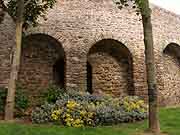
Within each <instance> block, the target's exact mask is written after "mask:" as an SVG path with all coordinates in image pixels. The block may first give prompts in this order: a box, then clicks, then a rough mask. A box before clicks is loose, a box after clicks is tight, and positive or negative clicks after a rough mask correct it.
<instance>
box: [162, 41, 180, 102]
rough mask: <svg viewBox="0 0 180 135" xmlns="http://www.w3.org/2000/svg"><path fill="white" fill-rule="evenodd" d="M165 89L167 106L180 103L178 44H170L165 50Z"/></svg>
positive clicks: (179, 50) (179, 52)
mask: <svg viewBox="0 0 180 135" xmlns="http://www.w3.org/2000/svg"><path fill="white" fill-rule="evenodd" d="M163 63H164V81H165V82H164V85H165V86H164V87H165V91H163V92H164V93H162V94H163V95H164V98H165V99H166V100H165V101H166V103H164V104H166V105H175V104H179V103H180V46H179V45H178V44H176V43H170V44H168V45H167V46H166V47H165V49H164V50H163Z"/></svg>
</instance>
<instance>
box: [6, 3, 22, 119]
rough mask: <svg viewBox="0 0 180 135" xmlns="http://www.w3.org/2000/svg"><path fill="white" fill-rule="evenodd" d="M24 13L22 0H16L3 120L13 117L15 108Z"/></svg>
mask: <svg viewBox="0 0 180 135" xmlns="http://www.w3.org/2000/svg"><path fill="white" fill-rule="evenodd" d="M23 13H24V0H18V8H17V18H16V47H15V48H14V55H13V62H12V65H11V73H10V80H9V84H8V92H7V99H6V107H5V120H7V121H11V120H13V119H14V110H15V109H14V108H15V91H16V81H17V78H18V72H19V67H20V58H21V43H22V25H23Z"/></svg>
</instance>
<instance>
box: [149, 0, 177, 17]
mask: <svg viewBox="0 0 180 135" xmlns="http://www.w3.org/2000/svg"><path fill="white" fill-rule="evenodd" d="M150 2H151V3H153V4H155V5H158V6H160V7H162V8H165V9H167V10H169V11H172V12H174V13H176V14H179V15H180V0H150Z"/></svg>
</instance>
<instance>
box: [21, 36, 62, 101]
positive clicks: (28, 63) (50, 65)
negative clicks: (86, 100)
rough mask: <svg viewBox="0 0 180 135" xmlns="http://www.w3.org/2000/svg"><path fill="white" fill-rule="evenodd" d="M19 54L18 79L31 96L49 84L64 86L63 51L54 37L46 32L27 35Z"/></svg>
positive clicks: (37, 93)
mask: <svg viewBox="0 0 180 135" xmlns="http://www.w3.org/2000/svg"><path fill="white" fill-rule="evenodd" d="M21 56H22V57H21V66H20V73H19V81H20V83H21V84H22V85H23V86H24V87H25V88H26V89H27V90H28V94H29V95H30V96H31V97H32V98H33V97H34V96H38V95H39V94H40V93H42V91H41V90H42V89H45V88H47V87H48V86H49V85H50V84H56V85H58V86H59V87H62V88H64V84H65V52H64V49H63V47H62V44H61V43H60V42H59V41H57V40H56V39H55V38H53V37H51V36H49V35H46V34H33V35H29V36H27V37H26V38H25V39H24V42H23V49H22V55H21Z"/></svg>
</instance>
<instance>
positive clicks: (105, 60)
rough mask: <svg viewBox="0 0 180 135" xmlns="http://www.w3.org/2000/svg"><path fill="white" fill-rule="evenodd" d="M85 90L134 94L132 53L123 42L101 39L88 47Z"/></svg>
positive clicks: (120, 94)
mask: <svg viewBox="0 0 180 135" xmlns="http://www.w3.org/2000/svg"><path fill="white" fill-rule="evenodd" d="M87 90H88V91H89V92H90V93H95V94H99V93H102V94H103V93H104V94H111V95H113V96H117V97H118V96H124V95H134V85H133V66H132V55H131V53H130V51H129V49H128V48H127V47H126V46H125V45H124V44H122V43H121V42H119V41H117V40H114V39H103V40H100V41H98V42H96V43H95V44H94V45H93V46H92V47H91V48H90V49H89V52H88V55H87Z"/></svg>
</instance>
